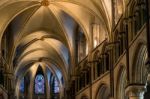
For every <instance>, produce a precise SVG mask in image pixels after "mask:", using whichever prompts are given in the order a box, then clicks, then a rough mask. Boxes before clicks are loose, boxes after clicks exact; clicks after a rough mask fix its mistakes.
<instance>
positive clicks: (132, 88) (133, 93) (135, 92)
mask: <svg viewBox="0 0 150 99" xmlns="http://www.w3.org/2000/svg"><path fill="white" fill-rule="evenodd" d="M145 91H146V86H145V85H144V84H139V85H138V84H136V85H129V86H128V87H127V88H126V89H125V93H126V95H127V96H129V97H143V95H144V92H145Z"/></svg>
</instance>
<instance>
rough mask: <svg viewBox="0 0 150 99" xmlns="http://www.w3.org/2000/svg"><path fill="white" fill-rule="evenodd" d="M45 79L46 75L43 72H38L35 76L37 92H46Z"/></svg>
mask: <svg viewBox="0 0 150 99" xmlns="http://www.w3.org/2000/svg"><path fill="white" fill-rule="evenodd" d="M44 84H45V81H44V76H43V75H42V74H38V75H36V77H35V93H36V94H44V90H45V87H44Z"/></svg>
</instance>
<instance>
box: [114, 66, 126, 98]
mask: <svg viewBox="0 0 150 99" xmlns="http://www.w3.org/2000/svg"><path fill="white" fill-rule="evenodd" d="M126 83H127V82H126V70H125V66H124V65H123V64H121V65H120V67H119V69H118V74H117V83H116V99H126V98H125V86H126Z"/></svg>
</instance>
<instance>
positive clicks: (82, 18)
mask: <svg viewBox="0 0 150 99" xmlns="http://www.w3.org/2000/svg"><path fill="white" fill-rule="evenodd" d="M0 20H1V22H0V44H1V46H2V45H3V44H4V42H2V38H3V36H4V33H5V31H6V29H7V28H8V26H10V27H11V32H10V33H9V34H10V35H11V37H10V40H8V42H9V43H10V44H11V47H10V49H8V50H9V51H8V52H9V57H8V59H7V61H8V67H6V69H8V70H11V69H13V70H14V71H15V75H16V76H22V75H24V73H25V72H26V71H30V70H32V69H31V67H32V66H33V65H34V64H36V63H39V62H40V63H45V64H47V65H48V66H49V67H50V68H53V69H54V68H55V69H54V70H55V71H57V69H58V70H59V71H60V72H61V73H62V75H63V77H64V78H65V80H67V79H68V78H67V77H68V76H67V75H68V74H69V73H70V72H71V70H72V68H73V67H74V65H75V50H74V49H75V33H76V30H77V28H78V27H80V28H81V29H82V31H83V32H84V34H85V36H86V39H87V43H88V49H89V52H90V51H91V50H92V49H93V47H92V24H100V25H101V26H102V28H103V30H105V31H106V33H107V35H108V36H110V35H111V34H110V31H111V23H112V22H111V0H86V1H85V0H49V5H44V4H41V0H0ZM102 35H106V34H102ZM108 38H109V37H108ZM14 60H15V66H13V65H14V64H13V61H14ZM12 67H14V68H12Z"/></svg>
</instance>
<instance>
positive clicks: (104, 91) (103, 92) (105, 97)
mask: <svg viewBox="0 0 150 99" xmlns="http://www.w3.org/2000/svg"><path fill="white" fill-rule="evenodd" d="M109 95H110V90H109V87H108V86H107V85H106V84H102V85H100V88H99V90H98V92H97V95H96V99H109Z"/></svg>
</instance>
